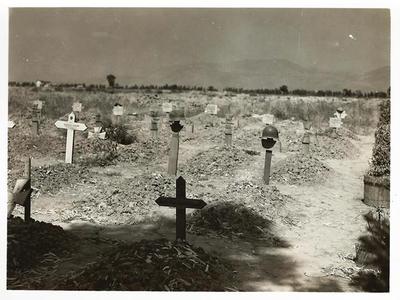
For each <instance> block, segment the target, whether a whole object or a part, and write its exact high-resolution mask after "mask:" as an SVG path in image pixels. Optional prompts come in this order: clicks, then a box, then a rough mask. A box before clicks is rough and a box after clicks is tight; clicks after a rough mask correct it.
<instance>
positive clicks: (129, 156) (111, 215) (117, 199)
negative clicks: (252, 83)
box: [7, 88, 381, 291]
mask: <svg viewBox="0 0 400 300" xmlns="http://www.w3.org/2000/svg"><path fill="white" fill-rule="evenodd" d="M35 100H40V101H42V103H43V107H42V109H41V110H40V116H38V113H37V110H34V111H33V110H32V106H33V101H35ZM380 101H381V100H378V99H355V98H354V99H353V98H348V99H343V98H342V99H339V98H331V97H326V98H323V97H318V98H317V97H303V98H300V97H294V96H283V95H281V96H273V95H267V96H265V95H253V96H250V95H245V94H229V93H223V92H207V93H206V92H183V93H171V92H167V91H164V92H163V93H159V92H158V93H155V92H154V91H153V92H152V91H148V92H131V93H119V92H117V91H115V92H113V93H109V92H87V91H77V90H66V91H62V92H55V91H52V90H45V89H42V90H39V91H37V90H33V89H31V88H29V89H28V88H10V90H9V121H13V122H14V123H15V126H14V127H13V128H9V130H8V190H9V191H12V190H13V189H14V187H15V183H16V181H17V179H20V178H21V177H23V176H25V175H26V174H25V175H24V169H26V159H27V158H28V157H30V158H31V168H30V178H31V180H30V185H31V189H32V192H31V194H30V199H31V218H32V219H33V220H31V221H30V222H24V221H23V219H24V209H26V207H25V208H24V207H23V206H21V205H16V206H15V209H14V210H13V211H12V215H13V217H11V218H9V220H8V243H7V245H8V253H7V287H8V289H46V290H48V289H50V290H51V289H61V290H163V291H168V290H177V291H179V290H201V291H360V288H359V287H357V286H354V285H352V284H351V278H352V276H354V275H355V274H357V272H358V271H360V270H361V269H362V268H363V266H362V265H360V264H359V263H358V261H357V258H358V255H359V253H358V252H357V251H356V248H357V247H356V244H357V242H358V238H359V237H360V236H361V235H363V234H365V232H366V223H365V220H364V219H363V216H364V215H365V214H366V213H368V212H369V211H375V209H374V208H372V207H370V206H367V205H366V204H364V202H363V201H362V199H363V197H364V195H363V189H364V185H363V176H364V174H365V173H366V171H367V169H368V167H369V160H370V158H371V155H372V147H373V144H374V132H375V129H376V124H377V121H378V117H379V111H378V104H379V102H380ZM77 102H79V103H81V104H82V107H81V108H80V111H79V109H77V108H76V106H75V108H74V110H76V111H75V114H74V117H75V123H79V124H82V126H81V125H79V126H81V128H78V127H79V126H78V125H76V124H75V125H73V126H75V127H76V130H72V129H71V128H72V127H71V126H72V125H71V122H70V123H68V119H69V118H70V116H71V115H70V113H71V112H72V110H73V108H72V106H73V103H77ZM116 103H118V104H120V105H121V107H123V112H122V114H121V115H119V114H115V106H116V105H115V104H116ZM163 103H171V106H172V110H173V111H175V110H177V111H178V110H179V109H182V110H183V111H184V113H185V118H184V119H183V118H182V117H179V118H180V124H181V125H183V128H182V129H181V130H180V132H179V148H178V157H177V167H176V171H175V170H173V171H172V173H173V174H171V168H172V169H173V164H172V166H171V153H172V152H174V151H175V150H176V149H175V146H176V144H174V142H173V141H174V136H175V137H177V133H176V134H175V133H173V132H172V130H171V128H170V124H171V123H170V118H171V119H172V118H173V115H172V114H173V112H171V113H170V116H169V117H168V115H167V114H166V112H165V111H164V112H163V109H162V104H163ZM207 104H216V105H217V106H218V112H217V114H216V115H214V114H209V113H205V108H206V105H207ZM338 107H341V108H343V110H344V111H345V112H346V113H347V116H346V118H344V119H343V120H342V125H341V127H340V128H331V127H329V118H332V117H333V115H334V113H335V111H336V110H337V109H338ZM113 110H114V114H113ZM152 112H154V113H152ZM266 114H269V115H274V119H273V121H272V122H273V123H272V125H273V126H274V127H276V129H277V130H278V132H279V140H277V142H276V143H275V144H274V145H273V147H272V148H271V151H272V161H271V167H270V176H269V184H268V185H267V184H266V183H265V180H264V179H263V176H264V166H265V158H266V149H264V148H263V146H262V143H261V135H262V131H263V129H264V128H265V127H266V124H265V122H264V121H265V115H266ZM96 115H100V118H99V117H98V116H97V117H96ZM227 115H228V116H229V115H231V116H232V119H231V120H229V118H228V119H227ZM35 118H39V119H40V121H39V122H36V121H35ZM177 118H178V117H177ZM306 120H308V121H310V122H311V128H310V129H309V130H308V129H305V127H304V124H303V121H306ZM175 121H176V119H175ZM56 122H58V124H61V125H59V126H57V127H56V125H55V123H56ZM100 122H101V124H102V128H103V129H102V132H105V136H106V139H104V140H103V139H101V138H99V137H98V135H96V134H97V133H96V132H95V130H94V128H95V127H98V126H99V125H98V124H100ZM268 122H269V121H268ZM227 123H228V124H227ZM154 124H155V125H154ZM229 124H230V125H229ZM83 125H84V127H87V129H86V130H81V129H83ZM35 126H38V127H35ZM60 126H61V127H60ZM229 126H230V127H229ZM75 127H74V128H75ZM228 127H229V128H230V129H229V130H230V131H229V132H231V134H232V135H231V141H229V140H227V139H228V138H229V137H227V135H228V136H229V134H225V133H226V132H228V129H227V128H228ZM70 131H71V132H72V131H73V134H74V139H75V140H74V143H73V145H72V146H73V151H72V152H68V151H69V150H68V142H67V141H68V135H69V134H70V133H67V132H70ZM89 133H90V134H91V135H93V137H92V138H90V139H89V138H88V135H89ZM174 134H175V135H174ZM304 136H308V137H309V143H307V145H308V146H307V147H308V148H307V150H306V148H305V147H306V146H305V143H304ZM171 141H172V142H171ZM174 149H175V150H174ZM66 152H67V155H66ZM69 155H70V156H71V157H73V161H72V162H73V163H66V161H65V160H66V156H69ZM172 159H173V158H172ZM175 173H176V174H175ZM178 176H182V178H183V179H184V180H185V181H186V190H185V192H186V198H187V199H196V200H202V201H204V202H205V203H206V204H207V205H206V206H205V207H203V208H200V207H196V206H197V205H200V204H199V203H200V202H196V201H194V200H193V204H192V205H193V206H192V207H193V208H190V207H191V206H188V207H189V208H187V209H186V224H184V223H181V224H184V225H182V226H184V233H185V234H186V242H181V241H180V242H176V241H175V239H176V218H177V217H176V214H182V208H180V212H179V213H177V212H178V210H179V209H177V210H176V209H175V208H172V207H167V206H160V205H158V203H156V200H157V199H158V198H159V197H170V198H172V197H175V196H176V192H177V193H178V194H179V193H182V190H181V189H178V188H177V185H179V184H178V181H177V180H176V179H177V177H178ZM178 190H179V191H178ZM171 201H172V200H171ZM188 201H189V200H188ZM169 203H171V202H169ZM177 205H178V204H177ZM178 206H179V205H178ZM181 216H182V215H181ZM181 220H182V219H179V218H178V223H180V222H181ZM179 230H182V227H180V229H179ZM26 252H29V257H27V256H26V254H25V253H26Z"/></svg>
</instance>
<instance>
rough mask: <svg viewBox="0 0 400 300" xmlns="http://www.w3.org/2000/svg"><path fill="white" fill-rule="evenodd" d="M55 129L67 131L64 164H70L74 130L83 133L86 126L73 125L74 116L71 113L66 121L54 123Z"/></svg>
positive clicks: (72, 152) (81, 124)
mask: <svg viewBox="0 0 400 300" xmlns="http://www.w3.org/2000/svg"><path fill="white" fill-rule="evenodd" d="M55 125H56V127H57V128H62V129H67V146H66V149H65V162H66V163H67V164H72V161H73V155H74V136H75V130H79V131H85V130H86V128H87V127H86V125H85V124H83V123H75V114H74V113H73V112H72V113H70V114H69V116H68V121H61V120H59V121H57V122H56V123H55Z"/></svg>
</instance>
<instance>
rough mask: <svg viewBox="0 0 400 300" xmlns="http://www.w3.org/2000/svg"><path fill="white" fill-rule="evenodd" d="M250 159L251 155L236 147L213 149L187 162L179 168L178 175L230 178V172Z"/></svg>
mask: <svg viewBox="0 0 400 300" xmlns="http://www.w3.org/2000/svg"><path fill="white" fill-rule="evenodd" d="M251 157H252V154H250V153H248V152H246V151H244V150H242V149H239V148H236V147H213V148H211V149H209V150H207V151H203V152H200V153H199V154H198V155H196V156H195V157H193V158H192V159H190V160H189V161H187V162H186V163H185V165H183V166H182V167H181V168H180V173H181V174H183V175H184V176H185V175H186V174H190V175H193V176H196V177H200V178H202V179H207V177H210V176H213V177H214V176H232V175H233V173H232V171H233V170H235V169H237V168H238V167H240V166H241V165H242V164H244V163H246V161H248V160H249V159H251Z"/></svg>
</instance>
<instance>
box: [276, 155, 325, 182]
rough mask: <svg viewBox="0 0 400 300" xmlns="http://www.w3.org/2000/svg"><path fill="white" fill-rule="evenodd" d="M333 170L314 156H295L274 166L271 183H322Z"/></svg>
mask: <svg viewBox="0 0 400 300" xmlns="http://www.w3.org/2000/svg"><path fill="white" fill-rule="evenodd" d="M329 172H331V169H330V168H329V167H328V166H327V165H326V164H324V163H323V162H321V161H320V160H319V159H317V158H315V157H313V156H312V155H305V154H302V153H299V154H294V155H291V156H289V157H286V158H285V159H283V160H281V161H279V162H278V163H277V164H275V165H274V167H273V171H272V174H271V181H275V182H279V183H284V184H294V185H300V184H305V183H307V184H311V183H318V182H322V180H324V179H326V178H327V175H328V174H329Z"/></svg>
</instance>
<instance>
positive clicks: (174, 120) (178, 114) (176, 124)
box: [168, 109, 185, 176]
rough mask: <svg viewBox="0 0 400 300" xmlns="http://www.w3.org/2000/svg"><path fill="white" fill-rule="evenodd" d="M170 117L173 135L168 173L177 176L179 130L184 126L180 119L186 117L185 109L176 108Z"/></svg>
mask: <svg viewBox="0 0 400 300" xmlns="http://www.w3.org/2000/svg"><path fill="white" fill-rule="evenodd" d="M169 117H170V121H171V124H170V127H171V130H172V136H171V143H170V150H169V159H168V174H170V175H175V176H176V172H177V169H178V155H179V132H180V131H181V130H182V128H183V125H182V124H181V123H180V120H181V119H184V118H185V113H184V110H183V109H180V110H174V111H172V112H171V113H170V115H169Z"/></svg>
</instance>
